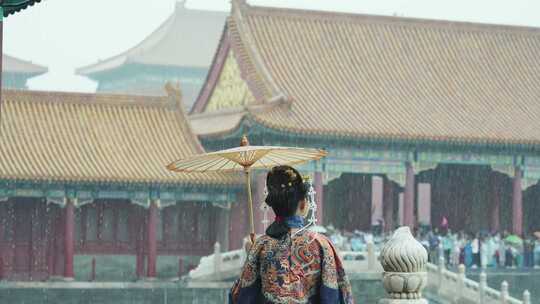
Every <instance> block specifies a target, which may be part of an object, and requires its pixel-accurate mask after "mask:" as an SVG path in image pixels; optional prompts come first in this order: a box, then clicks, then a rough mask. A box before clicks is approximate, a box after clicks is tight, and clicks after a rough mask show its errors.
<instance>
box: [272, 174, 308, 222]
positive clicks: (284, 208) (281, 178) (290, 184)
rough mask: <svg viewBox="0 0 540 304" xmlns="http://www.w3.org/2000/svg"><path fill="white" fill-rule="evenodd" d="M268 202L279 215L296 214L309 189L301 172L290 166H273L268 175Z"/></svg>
mask: <svg viewBox="0 0 540 304" xmlns="http://www.w3.org/2000/svg"><path fill="white" fill-rule="evenodd" d="M266 188H267V191H268V195H267V197H266V203H267V204H268V205H269V206H270V207H272V209H274V213H275V214H276V215H279V216H291V215H294V213H295V212H296V209H297V208H298V203H299V202H300V200H302V199H304V198H305V197H306V193H307V189H306V186H305V185H304V182H303V180H302V176H301V175H300V173H299V172H298V171H297V170H296V169H294V168H293V167H290V166H277V167H274V168H272V170H271V171H270V172H269V173H268V175H267V177H266Z"/></svg>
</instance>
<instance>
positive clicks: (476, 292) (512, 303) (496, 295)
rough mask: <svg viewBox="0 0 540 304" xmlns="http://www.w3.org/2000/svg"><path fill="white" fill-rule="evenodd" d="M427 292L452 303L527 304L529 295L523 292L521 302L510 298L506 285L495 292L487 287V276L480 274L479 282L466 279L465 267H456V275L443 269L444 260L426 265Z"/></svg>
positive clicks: (503, 284) (526, 291) (527, 292)
mask: <svg viewBox="0 0 540 304" xmlns="http://www.w3.org/2000/svg"><path fill="white" fill-rule="evenodd" d="M426 268H427V273H428V282H429V283H428V290H429V291H430V292H433V293H435V294H437V295H438V296H439V297H440V298H443V299H450V300H451V301H452V302H454V303H480V304H485V303H501V304H503V303H505V304H506V303H508V304H521V303H523V304H529V303H530V297H531V295H530V293H529V291H528V290H525V291H524V292H523V300H518V299H516V298H513V297H510V295H509V294H508V283H507V282H506V281H504V282H502V283H501V289H500V291H499V290H496V289H493V288H491V287H489V286H487V275H486V273H485V272H482V273H481V274H480V282H476V281H473V280H471V279H468V278H467V277H466V276H465V266H463V265H460V266H459V267H458V273H454V272H452V271H449V270H447V269H446V268H445V264H444V259H443V258H441V259H440V260H439V263H438V265H434V264H428V265H427V267H426Z"/></svg>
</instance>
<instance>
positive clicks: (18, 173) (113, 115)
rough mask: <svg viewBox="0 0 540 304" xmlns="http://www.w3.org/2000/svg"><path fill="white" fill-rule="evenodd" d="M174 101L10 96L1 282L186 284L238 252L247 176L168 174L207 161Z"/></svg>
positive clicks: (175, 95)
mask: <svg viewBox="0 0 540 304" xmlns="http://www.w3.org/2000/svg"><path fill="white" fill-rule="evenodd" d="M167 92H168V93H167V95H165V96H161V97H142V96H129V95H113V94H82V93H60V92H34V91H26V90H25V91H20V90H5V91H4V92H3V94H2V97H3V99H4V101H3V103H2V120H1V128H0V132H1V134H2V136H1V137H0V164H1V166H0V167H1V168H2V169H1V170H0V279H9V280H43V279H48V278H53V277H65V278H75V279H77V280H85V281H86V280H94V279H95V280H109V281H110V280H121V281H127V280H132V279H135V278H140V277H149V278H153V277H161V278H170V277H178V275H179V274H182V273H183V272H184V271H187V270H188V267H189V266H190V265H192V264H193V263H196V262H197V260H198V257H200V256H203V255H207V254H209V253H210V252H212V250H213V248H214V244H215V243H216V242H220V243H221V246H222V248H225V249H227V248H228V247H229V244H231V247H235V248H236V247H239V246H240V241H241V238H242V236H243V235H245V232H246V231H245V227H244V226H243V225H244V224H243V222H242V221H240V220H239V219H238V218H237V217H238V216H242V212H244V210H243V209H245V208H243V206H239V203H238V200H239V197H240V199H242V197H243V192H242V190H243V184H242V179H241V176H237V175H234V174H220V173H192V174H186V173H173V172H170V171H168V170H167V169H166V168H165V166H166V165H167V164H169V163H170V162H172V161H174V160H176V159H179V158H183V157H187V156H189V155H193V154H199V153H202V152H203V148H202V146H201V145H200V143H199V141H198V140H197V138H196V136H195V135H194V134H193V133H192V131H191V127H190V126H189V124H188V121H187V118H186V115H185V112H184V109H183V108H184V106H183V105H182V102H181V94H180V91H179V90H178V89H176V88H174V87H173V86H171V85H168V86H167ZM239 194H240V196H238V195H239ZM235 210H236V211H238V212H233V211H235ZM231 229H232V230H231Z"/></svg>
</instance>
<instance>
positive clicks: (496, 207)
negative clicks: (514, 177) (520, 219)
mask: <svg viewBox="0 0 540 304" xmlns="http://www.w3.org/2000/svg"><path fill="white" fill-rule="evenodd" d="M491 195H492V198H493V199H492V200H491V201H492V202H493V203H492V204H493V205H492V206H491V221H490V222H491V223H490V228H491V231H493V232H495V231H500V229H501V220H500V212H501V191H500V185H499V178H498V176H497V175H496V174H495V173H493V172H492V173H491Z"/></svg>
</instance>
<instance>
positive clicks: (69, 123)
mask: <svg viewBox="0 0 540 304" xmlns="http://www.w3.org/2000/svg"><path fill="white" fill-rule="evenodd" d="M2 98H3V103H2V112H1V128H0V132H1V133H0V178H2V179H12V180H13V179H16V180H45V181H75V182H79V181H80V182H121V183H122V182H135V183H166V184H238V183H240V181H239V180H238V179H237V177H236V175H229V174H227V175H225V174H217V173H190V174H184V173H174V172H171V171H169V170H167V169H166V168H165V166H166V165H167V164H169V163H170V162H171V161H174V160H176V159H179V158H182V157H186V156H189V155H192V154H198V153H202V152H203V149H202V147H201V145H200V143H199V142H198V140H197V138H196V137H195V136H194V135H193V133H192V131H191V128H190V126H189V124H188V122H187V121H186V116H185V113H184V112H183V107H182V105H181V100H180V99H181V98H180V96H179V95H178V94H177V95H175V94H171V93H169V96H167V97H141V96H139V97H137V96H126V95H106V94H81V93H60V92H34V91H15V90H5V91H3V92H2Z"/></svg>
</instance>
